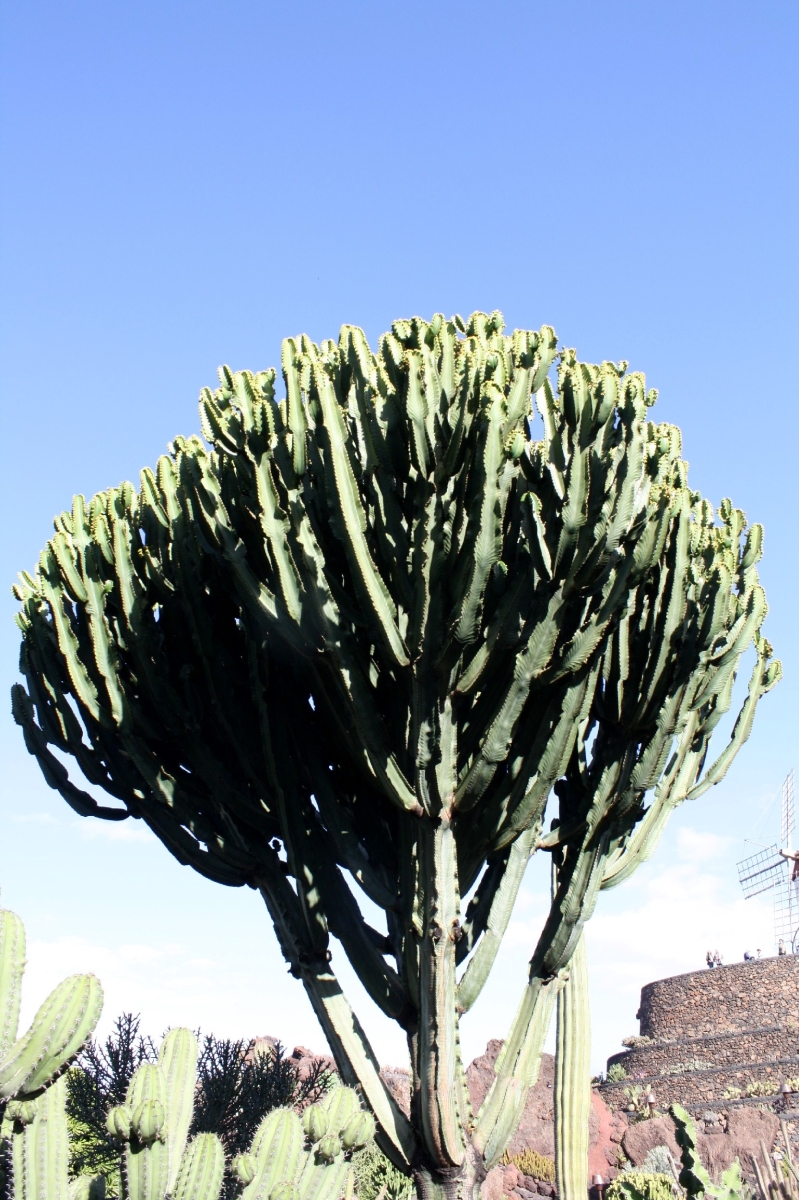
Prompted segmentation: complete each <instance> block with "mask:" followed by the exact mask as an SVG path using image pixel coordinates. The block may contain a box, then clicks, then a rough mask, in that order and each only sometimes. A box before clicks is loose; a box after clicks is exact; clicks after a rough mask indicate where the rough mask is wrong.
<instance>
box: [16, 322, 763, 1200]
mask: <svg viewBox="0 0 799 1200" xmlns="http://www.w3.org/2000/svg"><path fill="white" fill-rule="evenodd" d="M282 368H283V380H284V384H285V398H283V399H280V400H278V399H277V397H276V375H275V372H274V371H272V370H270V371H262V372H259V373H257V374H253V373H251V372H249V371H239V372H235V373H234V372H232V371H230V370H229V369H228V368H223V369H222V371H221V373H220V384H221V386H220V387H219V388H218V389H217V390H216V391H214V392H211V391H210V390H208V391H205V392H203V394H202V397H201V420H202V429H203V433H204V435H205V438H206V440H207V443H209V444H210V448H209V447H208V445H206V444H204V443H203V442H202V441H201V440H200V439H199V438H197V437H192V438H177V439H176V440H175V442H174V443H173V444H172V446H171V448H170V453H169V454H168V455H167V456H165V457H163V458H162V459H160V461H159V463H158V466H157V468H156V470H155V471H151V470H145V471H143V472H142V477H141V485H140V488H139V489H138V490H137V489H135V488H134V487H133V486H132V485H131V484H122V485H121V486H120V487H117V488H111V489H109V490H108V491H106V492H103V493H100V494H99V495H97V496H95V497H94V498H93V499H92V500H91V501H90V502H88V503H87V502H86V501H85V500H84V499H83V498H82V497H76V498H75V501H74V504H73V508H72V511H71V513H64V514H63V515H62V516H61V517H59V518H58V520H57V522H56V532H55V535H54V537H53V538H52V539H51V541H50V542H49V543H48V545H47V547H46V549H45V551H44V552H43V554H42V556H41V559H40V562H39V566H38V568H37V570H36V573H35V575H28V574H26V575H23V576H22V578H21V582H20V584H19V586H18V589H17V595H18V597H19V599H20V602H21V611H20V613H19V623H20V627H21V630H22V652H21V670H22V674H23V676H24V679H25V684H24V686H23V685H19V686H18V687H16V688H15V690H14V695H13V711H14V715H15V717H16V719H17V721H18V722H19V724H20V725H21V726H22V729H23V732H24V736H25V739H26V742H27V745H28V748H29V749H30V751H31V752H32V753H33V754H35V755H36V757H37V758H38V761H39V764H40V766H41V768H42V770H43V772H44V774H45V778H46V779H47V781H48V782H49V783H50V784H51V785H52V786H53V787H56V788H58V790H59V791H60V792H61V794H62V795H63V796H64V798H65V799H66V800H67V801H68V803H70V804H71V805H72V806H73V808H74V809H75V810H76V811H77V812H79V813H81V814H83V815H94V816H99V817H102V818H104V819H109V820H123V819H126V818H130V817H132V818H134V819H142V820H144V821H145V822H146V823H147V824H148V825H149V826H150V828H151V829H153V830H154V831H155V833H156V834H157V835H158V837H159V838H161V840H162V841H163V842H164V844H165V845H166V846H167V847H168V848H169V850H170V851H171V852H172V853H173V854H174V855H175V856H176V857H177V858H178V859H179V860H180V861H181V862H184V863H190V864H191V865H192V866H193V867H194V868H195V869H196V870H198V871H200V872H202V873H203V874H205V875H207V876H208V877H209V878H211V879H215V880H217V881H219V882H222V883H225V884H229V885H242V884H245V885H249V886H251V887H253V888H256V889H258V891H259V892H260V893H261V895H262V897H263V899H264V901H265V902H266V905H267V908H268V910H269V913H270V915H271V918H272V921H273V923H274V926H275V929H276V932H277V936H278V939H279V941H280V945H281V948H282V951H283V953H284V955H285V957H286V959H287V961H288V963H289V966H290V969H291V971H292V972H293V973H294V975H295V976H297V978H299V979H301V980H302V982H303V984H304V986H305V988H306V990H307V992H308V995H309V997H310V999H311V1003H312V1004H313V1007H314V1010H315V1012H316V1014H317V1016H318V1018H319V1020H320V1022H321V1024H322V1026H323V1029H324V1032H325V1035H326V1038H327V1041H328V1043H329V1045H330V1047H331V1049H332V1051H333V1053H334V1055H335V1058H336V1063H337V1066H338V1069H339V1072H340V1074H341V1077H342V1079H343V1080H344V1082H346V1083H348V1084H351V1085H355V1084H357V1085H358V1086H359V1087H360V1088H361V1090H362V1094H363V1096H364V1098H365V1100H366V1102H367V1103H368V1105H369V1106H370V1108H371V1110H372V1111H373V1113H374V1114H375V1116H376V1118H377V1121H378V1126H379V1128H378V1135H377V1136H378V1140H379V1144H380V1146H381V1148H382V1149H383V1150H384V1151H385V1153H386V1154H388V1155H389V1157H390V1158H391V1159H392V1161H393V1162H394V1163H395V1165H396V1166H398V1167H399V1168H400V1169H402V1170H404V1171H406V1172H412V1173H413V1175H414V1178H415V1181H416V1184H417V1188H418V1189H419V1191H420V1193H421V1194H422V1196H424V1197H425V1198H427V1197H433V1196H437V1195H447V1196H461V1195H463V1196H470V1195H471V1194H472V1193H473V1191H474V1189H475V1187H477V1186H478V1185H479V1182H480V1180H481V1178H482V1176H483V1174H484V1172H485V1170H486V1169H487V1168H488V1167H490V1166H491V1165H492V1164H493V1163H494V1162H496V1161H498V1159H499V1157H500V1156H501V1154H502V1152H503V1150H504V1149H505V1147H506V1146H507V1145H508V1143H509V1140H510V1138H511V1136H512V1134H513V1132H514V1129H515V1127H516V1125H517V1124H518V1120H519V1117H520V1115H521V1112H522V1110H523V1107H524V1103H525V1098H526V1095H527V1093H528V1091H529V1088H530V1087H531V1086H532V1085H533V1084H534V1082H535V1080H536V1077H537V1072H538V1066H539V1062H540V1054H541V1047H542V1045H543V1041H544V1038H545V1036H546V1032H547V1029H548V1027H549V1024H550V1019H551V1015H552V1012H553V1009H554V1005H555V1000H556V996H557V993H558V991H559V989H560V988H561V987H562V985H563V982H564V978H565V974H566V973H567V972H568V968H569V964H570V962H571V959H572V956H573V954H574V952H575V949H576V947H577V946H578V944H579V942H580V938H581V936H582V928H583V925H584V923H585V922H586V920H588V918H589V917H590V915H591V913H592V912H593V909H594V906H595V904H596V902H597V897H598V895H599V892H600V890H601V889H602V888H607V887H612V886H614V885H616V884H618V883H620V882H622V881H623V880H624V879H626V878H627V877H628V876H629V874H630V873H631V872H632V871H633V870H634V869H635V868H636V867H637V866H638V864H639V863H640V862H642V861H643V860H644V859H645V858H647V857H648V856H649V855H650V854H651V853H652V851H653V849H654V847H655V845H656V843H657V841H658V839H659V837H660V834H661V833H662V830H663V828H664V826H665V823H666V821H667V819H668V817H669V815H670V813H671V812H672V811H673V810H674V808H675V807H676V806H677V805H679V804H681V803H682V802H683V801H684V800H686V799H689V798H690V799H693V798H696V797H698V796H699V795H701V794H702V792H703V791H705V790H706V789H707V788H709V787H710V786H711V785H712V784H714V783H717V782H718V781H719V780H720V779H721V778H722V777H723V776H724V774H725V772H726V770H727V769H728V767H729V765H730V763H731V761H732V760H733V758H734V757H735V755H736V754H737V752H738V750H739V749H740V747H741V745H742V744H743V742H744V741H745V740H746V738H747V736H748V734H749V730H750V728H751V725H752V721H753V719H754V714H755V708H756V706H757V704H758V702H759V700H760V698H761V696H762V695H763V694H764V693H765V692H767V691H768V690H769V689H770V688H771V687H772V686H773V685H774V684H775V683H776V682H777V680H778V678H779V674H780V667H779V664H778V663H776V662H773V661H771V647H770V646H769V644H768V642H767V641H766V640H765V639H764V637H763V635H762V624H763V620H764V617H765V614H766V601H765V596H764V593H763V590H762V588H761V586H760V584H759V582H758V576H757V565H756V564H757V562H758V559H759V558H760V555H761V549H762V528H761V527H760V526H759V525H753V526H751V527H750V528H747V526H746V520H745V517H744V514H743V513H742V512H741V511H740V510H738V509H735V508H734V507H733V505H732V504H731V502H730V501H728V500H724V501H723V502H722V504H721V506H720V508H719V511H718V514H716V512H715V510H714V509H713V507H712V506H711V505H710V504H709V503H708V502H707V501H706V500H704V499H703V498H702V497H701V496H700V495H699V494H698V493H697V492H695V491H693V490H692V489H691V488H690V487H689V484H688V478H687V466H686V464H685V463H684V462H683V460H682V458H681V438H680V433H679V430H677V429H676V428H675V427H673V426H670V425H666V424H655V423H653V422H652V421H650V420H649V419H648V413H649V409H650V407H651V405H652V404H653V403H654V400H655V393H654V392H653V391H651V390H647V387H646V384H645V381H644V378H643V376H641V375H640V374H637V373H628V371H627V364H626V363H621V364H613V363H610V362H604V363H602V364H599V365H592V364H589V363H584V362H581V361H580V360H579V359H578V357H577V355H576V352H575V351H573V350H568V349H565V350H560V351H559V350H558V346H557V339H556V337H555V334H554V331H553V330H552V329H551V328H550V327H549V326H544V327H542V329H540V330H539V331H526V330H516V331H515V332H514V333H513V334H511V335H506V334H505V333H504V328H503V321H502V318H501V315H500V314H499V313H492V314H490V315H489V314H485V313H475V314H473V315H472V317H471V318H470V319H469V321H468V322H464V321H462V320H461V319H460V318H453V319H452V320H446V319H445V318H444V317H443V316H441V315H440V314H439V315H436V316H435V317H434V318H433V319H432V320H431V321H429V322H428V321H424V320H422V319H420V318H414V319H413V320H402V321H397V322H395V323H394V325H393V326H392V329H391V330H390V332H388V333H387V334H385V335H384V336H383V337H382V338H381V340H380V344H379V347H378V350H377V352H376V353H374V352H373V351H372V350H371V349H370V347H369V346H368V344H367V341H366V338H365V336H364V334H363V333H362V331H361V330H359V329H357V328H355V327H353V326H344V328H343V329H342V331H341V336H340V338H339V340H338V342H337V343H336V342H333V341H328V342H323V343H322V344H321V345H315V344H314V343H313V342H311V341H310V339H308V338H307V337H304V336H303V337H299V338H289V339H287V340H286V341H285V342H284V344H283V353H282ZM750 647H754V651H755V655H754V658H755V665H754V668H753V672H752V676H751V679H750V682H749V687H748V691H747V695H746V698H745V700H744V703H743V706H742V708H741V711H740V713H739V715H738V719H737V721H736V722H735V725H734V730H733V733H732V736H731V739H730V742H729V744H728V745H727V746H726V748H725V749H724V750H723V751H722V753H721V754H720V756H719V757H718V758H717V759H716V760H715V761H714V762H712V763H711V762H709V759H708V754H709V748H710V740H711V736H712V734H713V731H714V729H715V727H716V725H717V724H718V722H719V720H720V719H721V718H722V716H723V715H724V713H725V712H726V711H727V710H728V708H729V706H730V703H731V698H732V688H733V684H734V681H735V678H736V673H737V670H738V666H739V664H740V661H741V657H742V655H743V654H744V653H745V651H746V650H747V649H748V648H750ZM56 752H57V753H56ZM64 756H67V759H69V758H70V757H71V759H72V760H73V761H74V763H75V765H76V766H77V767H78V768H79V771H80V772H82V773H83V775H84V776H85V777H86V778H87V779H88V780H89V781H90V782H91V783H92V784H94V785H97V786H99V787H100V788H103V789H105V791H106V792H107V793H108V794H109V796H110V797H111V798H112V799H113V801H114V803H109V804H106V805H100V804H98V803H97V801H96V800H95V799H94V798H93V797H92V796H90V795H89V794H88V792H86V791H85V790H83V789H82V788H81V787H80V786H79V783H78V782H76V781H75V780H74V779H73V778H72V777H71V776H70V775H69V773H68V771H67V769H66V768H65V766H64V763H63V759H64ZM536 852H540V853H545V854H550V855H551V856H552V859H553V865H554V871H555V886H554V891H553V897H552V903H551V908H550V913H549V916H548V918H547V920H546V922H545V924H544V927H543V930H542V933H541V936H540V938H539V941H538V943H537V945H536V947H535V948H534V949H533V950H532V955H531V958H530V963H529V967H528V971H527V979H526V982H525V983H524V986H523V990H522V994H521V998H520V1002H519V1006H518V1009H517V1013H516V1016H515V1018H514V1020H513V1023H512V1025H511V1028H510V1030H509V1032H508V1036H507V1037H506V1039H505V1043H504V1047H503V1051H502V1054H501V1055H500V1057H499V1059H498V1060H497V1064H496V1078H495V1080H494V1083H493V1086H492V1088H491V1089H490V1091H489V1094H488V1096H487V1097H486V1099H485V1101H484V1103H483V1105H482V1108H481V1110H480V1112H479V1113H473V1112H472V1110H471V1105H470V1101H469V1095H468V1089H467V1087H466V1080H465V1072H464V1070H463V1066H462V1064H461V1060H460V1051H459V1026H460V1021H461V1019H462V1018H463V1016H464V1014H465V1013H467V1012H468V1011H469V1009H470V1008H471V1007H472V1005H473V1004H474V1002H475V1001H476V999H477V997H478V996H479V995H480V992H481V990H482V988H483V986H484V984H485V982H486V980H487V978H488V975H489V973H490V970H491V967H492V965H493V963H494V959H495V956H496V953H497V950H498V947H499V945H500V943H501V940H502V937H503V935H504V932H505V930H506V928H507V924H508V921H509V919H510V915H511V912H512V910H513V905H514V901H515V899H516V896H517V893H518V889H519V886H520V884H521V880H522V878H523V875H524V872H525V869H526V867H527V863H528V861H529V859H530V857H531V855H532V854H534V853H536ZM350 884H352V885H353V887H354V889H355V890H356V891H357V890H360V891H362V892H363V893H364V895H365V896H366V897H367V898H368V900H369V901H371V902H372V904H374V905H376V906H377V907H378V908H380V909H382V910H383V913H384V916H385V931H382V930H378V929H376V928H374V927H373V926H372V925H370V924H369V922H368V921H367V920H366V918H365V917H364V915H363V913H362V912H361V910H360V908H359V905H358V903H357V901H356V899H355V896H354V894H353V890H351V888H350ZM466 896H469V897H470V898H469V900H468V902H466V901H465V900H463V898H464V897H466ZM331 936H332V937H335V938H337V939H338V941H339V942H340V944H341V946H342V948H343V951H344V952H345V954H346V955H347V957H348V958H349V960H350V961H351V963H352V964H353V966H354V968H355V970H356V972H357V974H358V976H359V978H360V979H361V981H362V983H363V985H364V987H365V989H366V991H367V992H368V994H369V995H370V996H371V998H372V999H373V1000H374V1001H375V1003H376V1004H377V1005H378V1007H379V1008H380V1009H381V1010H382V1012H383V1013H384V1014H385V1015H386V1016H387V1017H389V1018H391V1019H393V1020H395V1021H397V1022H398V1023H399V1024H400V1026H401V1027H402V1028H403V1030H404V1031H405V1032H406V1035H407V1039H408V1046H409V1053H410V1060H411V1068H412V1081H413V1087H412V1094H413V1103H412V1106H411V1113H410V1116H406V1114H405V1113H404V1112H403V1111H402V1110H401V1109H400V1108H399V1107H398V1105H397V1104H396V1103H395V1101H394V1099H393V1097H392V1095H391V1093H390V1092H389V1090H388V1089H387V1087H386V1086H385V1084H384V1083H383V1081H382V1079H381V1078H380V1074H379V1069H378V1063H377V1060H376V1057H375V1055H374V1052H373V1051H372V1048H371V1047H370V1045H369V1042H368V1039H367V1038H366V1035H365V1033H364V1031H363V1029H362V1027H361V1025H360V1023H359V1022H358V1020H357V1018H356V1016H355V1014H354V1013H353V1011H352V1009H351V1007H350V1005H349V1003H348V1001H347V1000H346V998H345V996H344V994H343V992H342V989H341V987H340V984H339V982H338V979H337V976H336V974H335V972H334V971H333V969H332V965H331V961H330V959H331V951H330V938H331Z"/></svg>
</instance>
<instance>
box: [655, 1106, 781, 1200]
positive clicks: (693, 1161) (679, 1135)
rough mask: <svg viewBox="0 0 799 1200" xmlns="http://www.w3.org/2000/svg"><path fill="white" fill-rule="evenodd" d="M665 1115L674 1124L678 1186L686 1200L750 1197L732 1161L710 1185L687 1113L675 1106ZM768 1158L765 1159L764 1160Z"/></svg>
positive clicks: (692, 1123)
mask: <svg viewBox="0 0 799 1200" xmlns="http://www.w3.org/2000/svg"><path fill="white" fill-rule="evenodd" d="M669 1113H670V1114H671V1119H672V1120H673V1121H674V1125H675V1130H674V1136H675V1138H676V1139H677V1145H678V1146H679V1147H680V1163H681V1164H682V1170H681V1171H680V1174H679V1182H680V1186H681V1187H683V1188H684V1189H685V1192H686V1194H687V1196H688V1197H689V1200H693V1197H695V1196H696V1197H701V1196H705V1195H707V1196H709V1197H712V1200H746V1197H747V1196H748V1195H749V1194H750V1190H749V1189H748V1188H747V1186H746V1184H745V1183H744V1181H743V1178H742V1176H741V1164H740V1162H739V1160H738V1159H737V1158H736V1159H735V1160H734V1161H733V1163H732V1164H731V1166H729V1167H728V1168H727V1170H726V1171H723V1172H722V1174H721V1179H720V1180H719V1182H718V1183H717V1184H715V1183H713V1181H712V1180H711V1178H710V1175H709V1174H708V1172H707V1170H706V1169H705V1167H704V1166H703V1165H702V1160H701V1159H700V1157H699V1154H698V1152H697V1148H696V1146H697V1137H696V1126H695V1124H694V1122H693V1118H692V1117H691V1115H690V1113H688V1112H686V1110H685V1109H684V1108H682V1107H681V1105H679V1104H672V1105H671V1107H670V1109H669ZM765 1157H766V1158H768V1155H766V1156H765Z"/></svg>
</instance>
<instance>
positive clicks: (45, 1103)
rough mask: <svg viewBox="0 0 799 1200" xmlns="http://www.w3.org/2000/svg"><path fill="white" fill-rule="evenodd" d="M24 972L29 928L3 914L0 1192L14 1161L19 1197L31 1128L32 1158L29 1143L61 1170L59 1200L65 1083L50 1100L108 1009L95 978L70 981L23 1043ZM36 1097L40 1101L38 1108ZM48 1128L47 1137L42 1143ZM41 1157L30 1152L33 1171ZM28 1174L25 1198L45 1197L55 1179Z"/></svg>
mask: <svg viewBox="0 0 799 1200" xmlns="http://www.w3.org/2000/svg"><path fill="white" fill-rule="evenodd" d="M24 971H25V926H24V925H23V924H22V921H21V920H20V918H19V917H18V916H17V914H16V913H13V912H10V911H9V910H8V909H0V1193H2V1194H5V1188H6V1178H5V1177H6V1174H7V1167H8V1164H9V1159H10V1158H11V1157H13V1159H14V1162H15V1164H16V1165H15V1167H14V1176H13V1177H14V1189H15V1192H14V1194H15V1197H21V1196H22V1194H23V1193H22V1191H21V1190H20V1189H21V1188H22V1186H23V1182H22V1177H21V1176H19V1177H18V1175H17V1170H16V1167H17V1166H19V1168H20V1170H21V1169H22V1167H23V1165H24V1164H25V1162H26V1161H27V1159H26V1156H25V1153H24V1152H23V1146H24V1145H25V1136H24V1131H23V1128H22V1126H23V1125H32V1128H31V1130H30V1131H29V1134H28V1137H27V1145H28V1147H29V1149H28V1152H27V1153H28V1158H30V1155H31V1154H32V1153H33V1152H32V1151H31V1150H30V1146H31V1145H35V1146H37V1147H39V1146H45V1147H46V1152H45V1151H42V1154H43V1156H44V1161H45V1162H46V1165H47V1170H48V1172H49V1171H50V1170H51V1168H52V1169H53V1170H54V1171H55V1172H56V1175H57V1178H58V1181H59V1182H58V1185H57V1186H56V1185H55V1184H54V1185H53V1187H54V1189H55V1190H53V1193H52V1196H53V1200H58V1197H60V1195H61V1192H62V1190H63V1189H65V1188H66V1178H67V1176H66V1159H64V1160H63V1163H62V1162H61V1158H63V1156H61V1158H60V1157H59V1151H58V1147H59V1146H60V1144H61V1143H60V1140H59V1139H60V1135H59V1134H58V1132H57V1130H58V1129H60V1124H59V1122H58V1120H57V1115H58V1113H59V1112H60V1107H63V1101H62V1097H61V1092H62V1091H63V1087H62V1085H61V1083H60V1081H59V1084H58V1089H59V1090H58V1093H57V1095H55V1096H54V1097H53V1098H52V1104H51V1102H50V1101H49V1100H47V1099H46V1097H47V1095H48V1093H49V1091H51V1090H52V1087H53V1086H55V1085H54V1082H53V1081H54V1080H56V1079H57V1078H58V1077H59V1076H60V1075H61V1073H62V1072H63V1070H64V1068H65V1067H66V1066H68V1065H69V1063H70V1062H71V1061H72V1059H73V1058H74V1057H75V1056H76V1054H77V1053H78V1051H79V1050H80V1049H81V1047H82V1046H83V1044H84V1042H85V1041H86V1039H87V1038H88V1037H89V1036H90V1035H91V1034H92V1032H93V1031H94V1027H95V1026H96V1024H97V1022H98V1020H99V1019H100V1013H101V1011H102V1007H103V989H102V987H101V986H100V981H99V979H97V978H96V977H95V976H94V975H71V976H70V977H69V978H68V979H65V980H63V982H62V983H60V984H59V985H58V987H56V988H54V989H53V991H52V992H51V993H50V995H49V996H48V997H47V999H46V1000H45V1001H44V1003H43V1004H42V1005H41V1007H40V1008H39V1010H38V1012H37V1013H36V1016H35V1017H34V1018H33V1021H32V1023H31V1026H30V1029H28V1031H27V1033H25V1034H23V1036H22V1037H20V1038H18V1037H17V1026H18V1024H19V1010H20V1003H21V1000H22V977H23V974H24ZM43 1093H44V1096H43V1095H42V1094H43ZM37 1097H42V1099H41V1100H40V1102H39V1103H37V1099H36V1098H37ZM59 1106H60V1107H59ZM65 1121H66V1117H64V1122H65ZM48 1122H49V1124H48ZM48 1129H49V1131H50V1135H51V1136H49V1138H47V1137H45V1135H46V1134H47V1133H48ZM65 1136H66V1135H65ZM12 1147H13V1150H12ZM42 1154H33V1159H32V1160H31V1161H33V1162H34V1166H35V1162H36V1161H38V1160H39V1159H40V1158H42ZM17 1159H18V1160H19V1161H18V1163H17ZM53 1164H56V1166H53ZM62 1166H63V1171H61V1167H62ZM32 1169H33V1168H31V1170H32ZM31 1170H28V1172H27V1175H28V1179H29V1187H28V1191H27V1192H26V1193H25V1194H26V1195H27V1196H29V1197H33V1196H34V1195H36V1196H38V1195H39V1194H41V1195H44V1192H43V1191H42V1188H43V1187H44V1186H45V1183H46V1182H47V1180H49V1179H50V1175H49V1174H46V1175H45V1176H43V1179H44V1181H45V1182H44V1183H40V1182H36V1183H35V1184H34V1183H32V1182H30V1180H31ZM58 1172H61V1173H60V1174H59V1173H58ZM54 1178H55V1176H54ZM62 1183H63V1188H62V1186H61V1185H62ZM31 1189H33V1190H31ZM48 1200H49V1194H48Z"/></svg>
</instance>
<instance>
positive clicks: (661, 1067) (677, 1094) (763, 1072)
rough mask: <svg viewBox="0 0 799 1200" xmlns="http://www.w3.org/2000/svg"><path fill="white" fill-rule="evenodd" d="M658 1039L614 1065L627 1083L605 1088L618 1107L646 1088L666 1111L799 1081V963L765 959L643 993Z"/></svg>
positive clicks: (648, 1033)
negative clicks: (637, 1088)
mask: <svg viewBox="0 0 799 1200" xmlns="http://www.w3.org/2000/svg"><path fill="white" fill-rule="evenodd" d="M636 1015H637V1017H638V1019H639V1021H640V1036H641V1037H642V1038H648V1039H650V1040H649V1041H648V1043H645V1044H642V1045H637V1046H635V1047H633V1048H631V1049H630V1050H627V1051H624V1052H623V1053H620V1054H614V1055H612V1057H611V1058H609V1059H608V1069H610V1067H611V1066H612V1065H613V1064H614V1063H619V1064H620V1065H621V1066H622V1067H623V1068H624V1070H625V1071H626V1073H627V1079H626V1081H623V1082H619V1083H605V1084H604V1085H603V1088H602V1094H603V1097H604V1099H605V1100H606V1101H607V1103H608V1104H609V1105H610V1106H611V1107H612V1108H615V1109H619V1108H623V1107H624V1106H625V1105H626V1103H627V1097H626V1096H625V1094H624V1089H625V1087H629V1085H630V1083H631V1082H632V1083H639V1084H641V1085H643V1086H644V1087H645V1088H646V1089H647V1090H652V1091H654V1093H655V1097H656V1100H657V1104H658V1107H659V1108H660V1107H665V1106H666V1105H668V1104H670V1103H672V1102H673V1101H675V1100H676V1101H678V1102H680V1103H682V1104H686V1105H688V1106H691V1105H702V1104H708V1103H713V1102H716V1103H717V1102H718V1101H720V1100H723V1099H724V1098H725V1092H727V1093H728V1092H729V1089H731V1088H737V1089H739V1090H740V1091H741V1092H746V1089H747V1087H748V1086H749V1085H750V1084H752V1083H754V1082H756V1081H757V1082H760V1081H767V1080H772V1081H774V1082H776V1083H777V1084H781V1083H782V1082H783V1080H784V1079H785V1078H786V1077H792V1078H795V1077H797V1076H799V957H791V956H784V957H781V958H779V957H778V958H763V959H757V960H755V961H754V962H747V963H733V964H731V965H730V966H727V967H717V968H715V969H714V970H707V969H705V970H703V971H693V972H691V973H690V974H688V975H675V976H673V977H672V978H670V979H659V980H657V981H656V982H654V983H648V984H646V986H645V987H643V988H642V989H641V1007H640V1008H639V1010H638V1013H637V1014H636Z"/></svg>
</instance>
